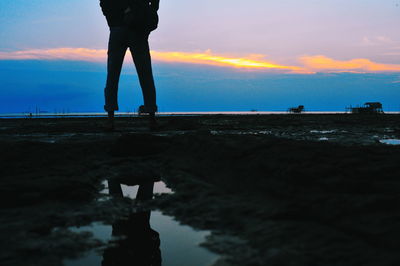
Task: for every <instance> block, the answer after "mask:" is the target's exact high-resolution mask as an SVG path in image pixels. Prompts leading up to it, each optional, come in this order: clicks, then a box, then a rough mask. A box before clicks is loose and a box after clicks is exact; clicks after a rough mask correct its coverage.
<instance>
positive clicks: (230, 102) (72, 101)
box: [0, 0, 400, 113]
mask: <svg viewBox="0 0 400 266" xmlns="http://www.w3.org/2000/svg"><path fill="white" fill-rule="evenodd" d="M399 5H400V0H380V1H377V0H352V1H344V0H325V1H317V0H309V1H298V0H282V1H265V0H255V1H252V2H251V4H249V2H248V1H242V0H240V1H239V0H229V1H228V0H220V1H215V0H203V1H187V0H170V1H163V0H161V6H160V12H159V13H160V25H159V29H158V30H157V31H155V32H153V33H152V34H151V37H150V43H151V48H152V50H153V59H154V68H155V74H156V75H155V79H156V84H157V88H158V96H159V97H158V98H159V106H160V110H165V111H203V110H204V111H216V110H218V111H224V110H229V111H233V110H238V111H244V110H251V109H257V110H264V111H268V110H285V109H286V108H287V107H289V106H292V105H298V104H304V105H306V108H308V109H311V110H334V111H335V110H336V111H342V110H344V107H345V106H346V105H350V104H353V105H356V104H362V103H363V102H365V101H377V100H379V101H382V102H383V104H384V108H386V109H387V110H399V109H400V100H397V99H400V97H399V96H400V83H399V81H400V35H399V34H398V25H400V16H399V13H400V6H399ZM107 38H108V29H107V24H106V21H105V19H104V17H103V16H102V14H101V11H100V8H99V5H98V1H96V0H59V1H50V0H30V1H26V0H2V1H1V2H0V39H1V40H2V41H1V42H0V69H1V72H0V81H1V91H0V105H1V106H0V112H2V113H4V112H22V111H26V110H28V109H31V108H33V107H34V106H37V105H39V106H41V107H42V108H43V109H46V110H49V111H53V110H55V109H57V108H58V109H69V110H70V111H101V110H102V106H103V103H102V101H103V99H102V90H103V87H104V81H105V51H104V49H106V47H107ZM61 48H63V49H64V48H67V49H68V50H67V52H65V49H64V50H60V49H61ZM77 48H84V49H88V51H89V55H85V54H83V53H82V52H81V50H78V49H77ZM172 52H174V53H173V54H172ZM21 53H22V54H23V55H22V56H21ZM199 55H200V57H201V60H200V59H199ZM210 58H212V59H210ZM215 58H217V59H215ZM28 59H29V60H28ZM32 59H33V60H32ZM227 59H228V61H229V60H230V61H234V62H239V64H237V65H232V64H231V65H229V64H226V63H222V62H226V61H227ZM213 60H214V61H213ZM253 65H257V68H254V67H250V66H253ZM270 65H272V67H270ZM344 72H353V73H352V74H350V73H344ZM300 73H301V74H300ZM120 100H121V111H127V110H132V109H134V108H136V107H137V106H138V105H140V104H141V95H140V91H139V89H138V88H137V82H136V76H135V74H134V71H133V66H132V63H129V62H127V64H126V66H125V68H124V76H123V78H122V80H121V93H120Z"/></svg>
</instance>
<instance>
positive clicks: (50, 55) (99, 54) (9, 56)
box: [0, 48, 107, 62]
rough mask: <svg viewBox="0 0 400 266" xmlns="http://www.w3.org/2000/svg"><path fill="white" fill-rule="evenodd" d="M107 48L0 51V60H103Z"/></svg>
mask: <svg viewBox="0 0 400 266" xmlns="http://www.w3.org/2000/svg"><path fill="white" fill-rule="evenodd" d="M106 55H107V50H102V49H87V48H56V49H32V50H25V51H14V52H0V60H30V59H37V60H57V59H58V60H73V61H92V62H99V61H104V60H105V59H106V58H107V57H106Z"/></svg>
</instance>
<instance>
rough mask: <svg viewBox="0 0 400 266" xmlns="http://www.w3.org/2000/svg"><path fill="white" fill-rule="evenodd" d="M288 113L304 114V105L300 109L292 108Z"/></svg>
mask: <svg viewBox="0 0 400 266" xmlns="http://www.w3.org/2000/svg"><path fill="white" fill-rule="evenodd" d="M288 112H289V113H292V114H300V113H302V112H304V105H299V106H298V107H290V108H289V109H288Z"/></svg>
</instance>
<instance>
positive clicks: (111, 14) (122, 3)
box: [100, 0, 160, 130]
mask: <svg viewBox="0 0 400 266" xmlns="http://www.w3.org/2000/svg"><path fill="white" fill-rule="evenodd" d="M159 2H160V0H100V6H101V9H102V11H103V14H104V16H105V17H106V19H107V23H108V26H109V27H110V38H109V42H108V60H107V83H106V87H105V90H104V96H105V105H104V109H105V111H107V113H108V123H109V126H108V127H109V129H111V130H112V129H114V112H115V111H117V110H118V99H117V98H118V83H119V78H120V74H121V69H122V64H123V61H124V57H125V53H126V50H127V49H128V48H129V50H130V52H131V54H132V58H133V62H134V63H135V67H136V71H137V74H138V77H139V82H140V86H141V88H142V93H143V100H144V107H145V111H146V113H148V114H149V118H150V128H152V127H155V126H156V120H155V112H156V111H157V105H156V89H155V85H154V79H153V73H152V67H151V58H150V50H149V43H148V37H149V34H150V32H151V31H152V30H154V29H155V28H156V27H157V23H158V17H157V10H158V7H159Z"/></svg>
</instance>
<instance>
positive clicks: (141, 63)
mask: <svg viewBox="0 0 400 266" xmlns="http://www.w3.org/2000/svg"><path fill="white" fill-rule="evenodd" d="M129 48H130V51H131V54H132V58H133V62H134V63H135V67H136V71H137V74H138V77H139V82H140V86H141V88H142V93H143V100H144V107H145V110H146V112H147V113H149V115H150V119H151V121H154V122H155V113H156V112H157V104H156V88H155V85H154V78H153V70H152V67H151V57H150V49H149V42H148V34H140V33H133V34H132V37H131V40H130V43H129Z"/></svg>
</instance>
